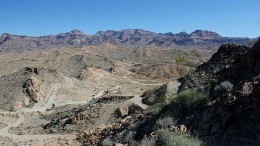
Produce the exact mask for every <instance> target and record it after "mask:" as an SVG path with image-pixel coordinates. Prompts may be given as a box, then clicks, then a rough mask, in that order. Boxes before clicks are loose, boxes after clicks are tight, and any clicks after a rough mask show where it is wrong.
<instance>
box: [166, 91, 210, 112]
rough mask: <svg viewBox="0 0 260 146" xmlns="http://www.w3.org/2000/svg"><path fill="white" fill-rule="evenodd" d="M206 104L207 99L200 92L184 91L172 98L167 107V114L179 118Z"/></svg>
mask: <svg viewBox="0 0 260 146" xmlns="http://www.w3.org/2000/svg"><path fill="white" fill-rule="evenodd" d="M206 102H207V97H205V96H204V95H203V93H202V92H200V91H198V90H186V91H184V92H182V93H180V94H179V95H177V96H176V97H174V98H173V99H172V100H171V101H170V104H169V105H168V107H169V108H170V110H169V112H173V113H174V114H175V115H177V116H180V115H181V114H185V113H186V112H187V111H190V110H192V109H194V108H196V107H198V106H200V105H202V104H205V103H206Z"/></svg>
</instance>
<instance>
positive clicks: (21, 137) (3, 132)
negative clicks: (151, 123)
mask: <svg viewBox="0 0 260 146" xmlns="http://www.w3.org/2000/svg"><path fill="white" fill-rule="evenodd" d="M130 74H131V72H128V73H127V74H125V75H124V76H123V78H125V79H127V80H129V81H130V82H132V83H135V84H142V85H158V86H159V85H162V84H146V83H141V82H138V81H134V80H131V79H130V78H127V76H128V75H130ZM122 86H124V85H117V86H115V87H113V88H110V89H108V90H116V89H118V88H120V87H122ZM58 88H59V87H58V86H57V85H53V86H51V91H50V92H49V93H48V94H47V96H46V99H47V101H46V102H45V103H43V104H41V105H37V104H36V105H35V106H34V107H32V108H23V109H21V110H20V111H18V112H0V114H12V115H18V117H19V118H18V119H17V121H16V122H15V123H6V124H7V126H6V127H4V128H3V129H0V136H2V137H9V138H12V139H15V140H20V141H30V140H44V139H53V138H66V139H76V135H73V134H66V135H60V134H34V135H28V134H26V135H17V134H13V133H10V132H9V129H10V128H11V127H18V126H20V125H21V124H23V123H24V120H25V119H24V115H23V113H29V112H35V111H45V110H46V109H48V108H50V107H51V106H52V104H55V101H54V99H55V96H56V94H57V91H58ZM106 91H107V90H101V91H99V92H98V93H97V94H96V95H95V96H93V98H100V97H102V96H104V95H105V94H106V93H107V92H106ZM133 96H134V98H132V99H130V100H129V101H128V102H133V103H136V104H138V105H139V106H141V107H142V108H144V109H145V108H147V105H145V104H143V103H142V102H141V97H140V96H139V95H133ZM88 102H89V100H85V101H76V102H68V103H67V102H66V103H64V104H60V105H59V106H63V105H68V104H86V103H88Z"/></svg>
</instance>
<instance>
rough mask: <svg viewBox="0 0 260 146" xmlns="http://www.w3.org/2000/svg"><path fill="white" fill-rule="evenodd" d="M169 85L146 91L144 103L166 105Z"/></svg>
mask: <svg viewBox="0 0 260 146" xmlns="http://www.w3.org/2000/svg"><path fill="white" fill-rule="evenodd" d="M166 93H167V85H162V86H161V87H160V88H157V89H154V90H148V91H146V92H145V93H144V94H143V95H142V96H143V97H144V99H143V101H144V102H146V103H148V104H149V105H153V104H158V103H165V102H166V100H167V95H166Z"/></svg>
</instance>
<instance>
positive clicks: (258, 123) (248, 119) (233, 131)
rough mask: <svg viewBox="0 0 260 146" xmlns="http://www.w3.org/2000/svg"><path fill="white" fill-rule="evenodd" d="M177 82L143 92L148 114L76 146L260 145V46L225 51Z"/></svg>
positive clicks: (84, 134)
mask: <svg viewBox="0 0 260 146" xmlns="http://www.w3.org/2000/svg"><path fill="white" fill-rule="evenodd" d="M173 82H176V83H177V82H178V83H179V86H178V87H177V90H176V87H172V85H171V84H172V82H170V83H168V84H166V85H163V86H162V87H160V88H156V89H154V90H150V91H146V92H145V94H144V95H143V96H144V98H143V101H144V102H145V103H147V104H149V105H150V106H149V107H148V109H147V110H145V111H140V113H136V114H125V116H121V118H122V121H119V122H118V123H114V124H113V125H108V126H106V127H104V128H101V129H96V130H94V131H84V130H83V131H81V132H80V133H79V134H78V140H79V141H80V142H81V143H82V144H83V145H118V146H119V145H120V146H121V145H169V146H172V145H215V146H219V145H223V146H226V145H234V146H235V145H245V146H251V145H252V146H254V145H255V146H257V145H260V132H259V131H260V40H259V41H258V42H257V43H256V44H255V45H254V46H253V47H251V48H248V47H243V46H239V45H235V44H227V45H222V46H221V47H220V48H219V50H218V51H217V52H216V53H215V54H214V55H213V56H212V58H211V59H210V60H209V61H208V62H206V63H204V64H202V65H200V66H198V67H197V69H196V70H195V71H194V72H193V73H191V74H188V75H186V76H184V77H182V78H179V79H178V80H176V81H173ZM135 109H136V108H135ZM121 113H124V112H123V111H121ZM131 113H132V112H131Z"/></svg>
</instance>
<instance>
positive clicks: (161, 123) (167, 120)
mask: <svg viewBox="0 0 260 146" xmlns="http://www.w3.org/2000/svg"><path fill="white" fill-rule="evenodd" d="M156 124H157V126H158V128H161V129H166V128H168V127H170V126H171V125H175V124H176V123H175V121H174V120H173V118H172V117H169V116H167V117H164V118H161V119H158V120H157V121H156Z"/></svg>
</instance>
